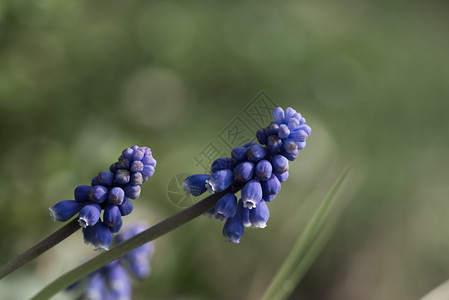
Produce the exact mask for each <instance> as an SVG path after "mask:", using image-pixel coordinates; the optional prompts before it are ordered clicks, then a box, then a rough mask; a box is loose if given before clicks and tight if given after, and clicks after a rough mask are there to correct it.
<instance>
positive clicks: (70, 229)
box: [0, 218, 80, 279]
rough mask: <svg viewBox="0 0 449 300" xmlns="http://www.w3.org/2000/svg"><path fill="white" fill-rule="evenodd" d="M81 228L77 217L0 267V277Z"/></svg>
mask: <svg viewBox="0 0 449 300" xmlns="http://www.w3.org/2000/svg"><path fill="white" fill-rule="evenodd" d="M78 229H80V225H79V224H78V219H77V218H75V219H73V220H72V221H70V222H69V223H67V224H66V225H64V226H63V227H61V228H60V229H59V230H57V231H56V232H54V233H53V234H51V235H50V236H48V237H47V238H45V239H43V240H42V241H40V242H39V243H38V244H36V245H35V246H33V247H32V248H30V249H28V250H27V251H25V252H23V253H22V254H20V255H19V256H16V257H15V258H13V259H12V260H10V261H9V262H7V263H6V264H4V265H3V266H1V267H0V279H2V278H3V277H5V276H7V275H8V274H10V273H12V272H14V271H15V270H17V269H18V268H20V267H21V266H23V265H24V264H26V263H27V262H29V261H30V260H32V259H34V258H36V257H38V256H39V255H41V254H42V253H44V252H45V251H47V250H48V249H50V248H52V247H53V246H55V245H57V244H58V243H60V242H61V241H63V240H64V239H66V238H67V237H69V236H70V235H71V234H72V233H74V232H76V231H77V230H78Z"/></svg>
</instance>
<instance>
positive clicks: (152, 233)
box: [31, 183, 242, 300]
mask: <svg viewBox="0 0 449 300" xmlns="http://www.w3.org/2000/svg"><path fill="white" fill-rule="evenodd" d="M241 188H242V184H241V183H237V184H233V185H232V186H230V187H229V188H228V189H227V190H225V191H223V192H221V193H217V194H213V195H211V196H209V197H207V198H205V199H204V200H202V201H200V202H198V203H196V204H195V205H192V206H191V207H189V208H187V209H185V210H183V211H181V212H179V213H177V214H176V215H173V216H171V217H170V218H168V219H165V220H163V221H162V222H159V223H158V224H156V225H154V226H152V227H150V228H148V229H147V230H145V231H143V232H141V233H140V234H138V235H136V236H134V237H132V238H130V239H129V240H126V241H125V242H123V243H120V244H118V245H117V246H115V247H113V248H111V250H109V251H107V252H103V253H102V254H99V255H98V256H96V257H94V258H92V259H91V260H89V261H87V262H85V263H84V264H82V265H80V266H78V267H76V268H75V269H73V270H71V271H69V272H67V273H65V274H63V275H62V276H60V277H59V278H57V279H56V280H54V281H53V282H52V283H50V284H49V285H48V286H46V287H45V288H44V289H43V290H41V291H40V292H39V293H38V294H36V295H35V296H34V297H33V298H31V299H32V300H44V299H49V298H50V297H52V296H53V295H55V294H56V293H57V292H59V291H61V290H62V289H64V288H66V287H67V286H69V285H70V284H72V283H74V282H76V281H78V280H80V279H81V278H83V277H85V276H86V275H88V274H90V273H92V272H93V271H95V270H97V269H98V268H100V267H101V266H103V265H105V264H107V263H109V262H111V261H113V260H115V259H117V258H119V257H121V256H123V255H124V254H126V253H128V252H129V251H131V250H133V249H135V248H137V247H139V246H142V245H143V244H145V243H147V242H149V241H152V240H154V239H157V238H158V237H161V236H163V235H165V234H167V233H169V232H170V231H172V230H173V229H176V228H178V227H179V226H181V225H184V224H185V223H187V222H189V221H191V220H193V219H195V218H196V217H198V216H201V215H202V214H203V213H205V212H207V211H208V210H210V209H212V208H213V207H214V206H215V203H216V202H217V201H218V200H219V199H220V198H221V197H223V196H224V195H225V194H227V193H236V192H237V191H239V190H240V189H241Z"/></svg>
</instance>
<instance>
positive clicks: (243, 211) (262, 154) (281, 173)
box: [184, 107, 312, 243]
mask: <svg viewBox="0 0 449 300" xmlns="http://www.w3.org/2000/svg"><path fill="white" fill-rule="evenodd" d="M272 114H273V119H274V121H273V122H271V124H269V125H268V126H267V127H266V128H261V129H259V130H257V132H256V139H257V141H258V142H259V144H257V143H255V142H249V143H247V144H245V145H243V146H238V147H235V148H234V149H233V150H232V151H231V155H230V156H231V157H222V158H218V159H216V160H215V161H214V162H213V163H212V165H211V168H210V171H211V174H210V175H208V174H195V175H192V176H189V177H188V178H187V179H186V180H185V181H184V185H185V186H186V188H185V191H186V192H187V194H192V195H193V196H199V195H201V194H203V193H204V192H205V191H206V190H208V191H209V192H211V193H218V192H221V191H224V190H226V189H227V188H228V187H229V186H231V185H232V184H233V183H240V184H241V183H243V184H244V185H243V188H242V190H241V199H240V200H239V201H238V202H237V201H236V199H237V197H235V196H234V197H235V198H233V199H232V201H231V200H230V199H231V198H230V196H228V195H229V194H227V195H225V196H224V197H222V198H221V199H219V200H218V201H217V203H216V205H215V208H213V209H211V210H210V211H209V212H207V213H206V214H205V215H208V216H214V217H215V218H217V219H219V220H224V221H225V225H224V227H223V235H224V236H225V237H226V240H227V241H230V242H233V243H239V242H240V238H241V237H242V235H243V232H244V227H253V228H264V227H265V226H266V224H267V221H268V218H269V216H270V212H269V210H268V206H267V203H268V202H271V201H273V200H274V198H275V197H276V196H277V195H278V194H279V191H280V190H281V183H282V182H284V181H286V180H287V179H288V176H289V172H288V170H289V161H294V160H295V159H296V158H297V157H298V154H299V151H300V150H302V149H304V147H305V146H306V140H307V138H308V137H309V136H310V135H311V133H312V129H311V127H310V126H309V125H307V124H306V119H305V118H304V117H303V116H302V115H301V114H300V113H298V112H297V111H296V110H294V109H293V108H291V107H288V108H287V109H285V111H284V110H283V109H282V108H280V107H278V108H275V109H274V110H273V111H272ZM195 178H196V179H198V180H193V179H195ZM199 178H201V180H199ZM231 195H232V194H231Z"/></svg>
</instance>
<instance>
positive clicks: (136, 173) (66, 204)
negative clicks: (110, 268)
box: [50, 145, 206, 250]
mask: <svg viewBox="0 0 449 300" xmlns="http://www.w3.org/2000/svg"><path fill="white" fill-rule="evenodd" d="M155 167H156V160H155V159H154V157H153V155H152V152H151V150H150V148H148V147H139V146H136V145H135V146H132V147H130V148H126V149H125V150H123V151H122V155H120V157H119V158H118V161H117V162H115V163H113V164H112V165H111V166H110V167H109V171H101V172H99V173H98V175H97V176H95V177H94V178H92V181H91V185H90V186H89V185H80V186H77V187H76V188H75V191H74V196H75V200H64V201H60V202H58V203H56V204H55V205H54V206H52V207H50V214H51V216H52V218H53V220H54V221H60V222H65V221H67V220H69V219H71V218H72V217H73V216H75V215H76V214H78V223H79V224H80V226H81V227H83V234H84V241H85V242H86V243H90V244H92V245H93V246H94V247H95V249H104V250H108V249H109V246H110V244H111V241H112V234H113V233H117V232H118V231H119V230H120V227H121V226H122V224H123V221H122V217H123V216H126V215H129V214H130V213H131V212H132V210H133V205H132V203H131V201H130V200H129V199H133V200H135V199H137V198H139V196H140V192H141V185H142V184H143V183H144V182H145V181H147V180H148V178H150V177H151V176H153V174H154V171H155ZM205 190H206V188H205V187H204V191H205ZM102 212H103V217H101V214H102Z"/></svg>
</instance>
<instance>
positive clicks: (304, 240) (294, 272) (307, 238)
mask: <svg viewBox="0 0 449 300" xmlns="http://www.w3.org/2000/svg"><path fill="white" fill-rule="evenodd" d="M348 173H349V169H347V170H346V171H345V172H344V173H343V174H342V175H341V176H340V178H339V179H338V181H337V182H336V184H335V185H334V187H333V188H332V190H331V191H330V193H329V194H328V196H327V197H326V199H325V200H324V202H323V203H322V204H321V205H320V207H319V208H318V209H317V211H316V212H315V214H314V215H313V216H312V218H311V220H310V221H309V222H308V223H307V225H306V228H305V229H304V231H303V232H302V233H301V235H300V236H299V238H298V240H297V241H296V243H295V245H294V246H293V249H292V250H291V252H290V253H289V255H288V256H287V258H286V259H285V261H284V263H283V264H282V266H281V268H280V269H279V271H278V272H277V274H276V275H275V277H274V279H273V281H271V283H270V285H269V286H268V288H267V289H266V291H265V293H264V295H263V297H262V300H273V299H274V300H278V299H287V297H288V296H289V295H290V293H291V292H292V291H293V289H294V287H295V286H296V285H297V284H298V283H299V281H300V280H301V279H302V277H303V276H304V274H305V272H306V271H307V269H308V268H309V267H310V265H311V264H312V261H311V259H312V258H314V257H316V256H317V255H318V254H317V253H316V254H315V255H314V254H312V253H309V252H310V251H315V252H317V251H318V249H317V246H316V245H322V246H324V245H323V243H320V242H316V243H315V241H316V239H317V235H318V231H319V229H320V228H321V227H322V225H323V222H324V219H325V217H326V216H327V215H328V213H329V211H330V208H331V207H332V204H333V203H334V201H335V199H336V195H337V193H338V191H339V190H340V188H341V186H342V185H343V182H344V180H345V178H346V176H347V175H348ZM326 238H328V237H326ZM325 240H326V241H327V239H325ZM314 244H315V246H314ZM311 247H312V249H311Z"/></svg>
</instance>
